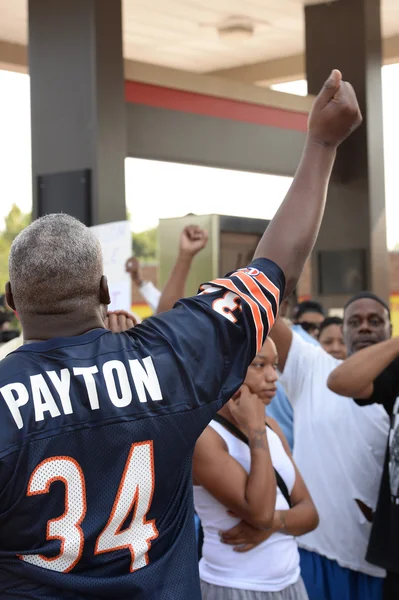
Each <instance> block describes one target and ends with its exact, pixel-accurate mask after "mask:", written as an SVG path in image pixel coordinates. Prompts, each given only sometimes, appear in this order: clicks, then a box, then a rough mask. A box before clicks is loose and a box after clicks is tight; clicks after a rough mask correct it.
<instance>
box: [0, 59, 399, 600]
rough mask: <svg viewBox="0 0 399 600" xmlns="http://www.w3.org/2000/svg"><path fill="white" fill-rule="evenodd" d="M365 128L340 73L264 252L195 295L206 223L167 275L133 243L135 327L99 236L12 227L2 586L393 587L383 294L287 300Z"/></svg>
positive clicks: (293, 598)
mask: <svg viewBox="0 0 399 600" xmlns="http://www.w3.org/2000/svg"><path fill="white" fill-rule="evenodd" d="M360 123H361V115H360V111H359V108H358V104H357V101H356V96H355V94H354V91H353V89H352V88H351V86H350V85H349V84H348V83H346V82H343V81H342V78H341V75H340V73H339V72H338V71H333V73H332V74H331V75H330V77H329V79H328V80H327V81H326V83H325V85H324V86H323V89H322V90H321V92H320V94H319V96H318V97H317V99H316V101H315V103H314V107H313V109H312V112H311V114H310V117H309V131H308V136H307V141H306V145H305V148H304V152H303V156H302V159H301V162H300V164H299V167H298V171H297V173H296V176H295V178H294V181H293V183H292V186H291V188H290V190H289V192H288V194H287V196H286V198H285V200H284V201H283V203H282V205H281V207H280V209H279V211H278V212H277V214H276V216H275V217H274V219H273V220H272V222H271V223H270V225H269V227H268V228H267V230H266V232H265V233H264V235H263V237H262V239H261V241H260V243H259V245H258V247H257V249H256V252H255V255H254V259H253V261H252V262H251V263H250V264H249V265H247V266H245V265H243V268H242V269H239V270H234V271H233V272H232V273H230V274H229V275H226V276H224V277H220V278H218V279H216V280H214V281H211V282H207V283H204V284H202V285H201V286H200V288H199V293H198V295H197V296H195V297H193V298H185V284H186V280H187V276H188V273H189V271H190V268H191V266H192V263H193V259H194V258H195V256H196V254H197V253H198V252H200V251H201V250H202V249H203V248H204V247H205V245H206V243H207V233H206V232H205V231H202V230H201V229H200V228H199V227H196V226H190V227H187V228H185V229H184V231H183V232H182V234H181V238H180V246H179V254H178V258H177V261H176V264H175V266H174V268H173V270H172V272H171V274H170V277H169V280H168V282H167V284H166V286H165V288H164V289H163V290H162V292H161V291H160V290H157V289H156V287H155V286H154V285H153V284H151V283H149V282H145V281H143V280H142V278H141V273H140V265H139V264H138V262H137V260H136V259H134V258H133V259H129V261H128V262H127V265H126V269H127V271H128V272H129V273H130V275H131V277H132V280H133V282H134V284H135V285H137V287H138V288H139V290H140V292H141V293H142V294H143V296H144V297H145V298H146V300H147V301H148V303H149V304H150V305H151V306H152V308H153V310H154V312H155V313H156V316H154V317H151V318H149V319H146V320H144V321H143V322H142V323H138V319H136V318H135V316H134V315H130V314H127V313H125V312H123V311H117V312H114V313H107V308H106V307H107V306H108V304H109V302H110V296H109V290H108V285H107V281H106V278H105V277H104V275H103V272H102V258H101V250H100V247H99V243H98V241H97V239H96V238H95V236H94V235H93V234H92V232H91V231H90V230H89V229H87V228H86V227H85V226H84V225H82V224H81V223H80V222H78V221H76V220H75V219H73V218H72V217H69V216H68V215H65V214H55V215H47V216H45V217H42V218H41V219H38V220H36V221H34V222H33V223H32V224H31V225H29V226H28V227H27V228H26V229H25V230H23V231H22V232H21V234H20V235H19V236H18V237H17V238H16V239H15V241H14V243H13V245H12V248H11V252H10V259H9V274H10V282H9V283H8V284H7V287H6V300H7V305H8V307H9V309H10V310H11V311H13V313H14V314H15V315H17V317H18V319H19V320H20V323H21V326H22V333H21V335H19V336H18V337H17V336H16V335H14V336H13V338H14V339H12V340H9V341H7V343H4V344H3V346H2V347H1V348H0V352H1V354H0V598H1V599H3V598H4V599H7V600H14V599H17V598H19V599H21V598H26V599H28V600H46V599H47V600H50V599H51V600H53V599H69V598H70V599H75V600H79V599H90V598H92V599H97V598H98V599H99V598H112V597H115V598H121V599H134V600H187V599H188V598H190V600H200V599H201V597H202V599H203V600H382V599H384V600H393V599H396V600H397V598H399V574H398V573H399V568H398V567H399V544H398V542H397V538H396V531H397V529H398V528H399V512H398V511H399V509H398V508H397V506H398V504H399V501H398V497H399V458H398V457H399V450H398V448H399V442H398V440H399V434H398V432H399V429H398V428H397V423H399V420H398V417H397V415H398V414H399V402H398V400H397V398H398V397H399V377H398V373H399V371H398V369H397V367H398V360H399V344H398V341H397V340H396V339H390V337H391V326H390V314H389V307H388V306H387V305H386V304H385V302H384V300H383V299H381V298H379V297H378V296H376V295H375V294H373V293H371V292H364V293H361V294H358V295H357V296H355V297H353V298H351V299H350V300H349V301H348V302H347V304H346V306H345V307H344V312H343V319H340V318H338V317H334V316H333V317H331V316H328V315H327V313H326V311H325V310H324V308H323V306H322V305H320V304H319V303H317V302H313V301H307V302H302V303H299V304H297V305H296V306H295V308H294V310H293V311H291V314H288V313H287V310H286V307H285V306H284V302H285V303H287V302H288V299H289V298H290V296H291V294H293V292H294V290H295V286H296V283H297V281H298V278H299V276H300V274H301V271H302V269H303V266H304V264H305V261H306V260H307V258H308V256H309V253H310V252H311V250H312V247H313V245H314V241H315V239H316V236H317V233H318V229H319V227H320V222H321V218H322V215H323V211H324V205H325V201H326V193H327V187H328V181H329V177H330V174H331V170H332V167H333V164H334V160H335V156H336V149H337V147H338V146H339V144H340V143H341V142H342V141H344V140H345V139H346V138H347V137H348V136H349V135H350V134H351V132H352V131H353V130H354V129H356V127H358V126H359V125H360ZM199 283H201V282H199ZM282 303H283V305H282ZM280 305H282V307H281V309H282V310H281V314H282V315H285V316H280V317H279V316H278V311H279V307H280ZM13 313H11V314H13ZM7 314H9V313H7ZM13 317H14V315H13ZM8 318H9V317H8V316H7V319H8ZM269 334H270V335H269ZM390 418H391V421H390ZM387 448H388V449H387ZM380 484H381V485H380ZM194 509H195V512H194ZM194 517H195V518H194Z"/></svg>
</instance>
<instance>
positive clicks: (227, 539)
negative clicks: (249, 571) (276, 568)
mask: <svg viewBox="0 0 399 600" xmlns="http://www.w3.org/2000/svg"><path fill="white" fill-rule="evenodd" d="M273 533H274V529H273V528H270V529H266V530H261V529H255V527H252V526H251V525H248V523H246V522H245V521H240V523H238V525H235V527H232V529H229V530H228V531H221V532H220V541H221V542H222V543H223V544H227V545H229V546H234V551H235V552H248V551H249V550H253V548H255V547H256V546H259V544H261V543H262V542H265V541H266V540H268V539H269V537H270V536H271V535H272V534H273Z"/></svg>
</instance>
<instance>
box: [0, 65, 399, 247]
mask: <svg viewBox="0 0 399 600" xmlns="http://www.w3.org/2000/svg"><path fill="white" fill-rule="evenodd" d="M382 73H383V99H384V136H385V139H384V153H385V179H386V204H387V222H388V227H387V229H388V235H387V237H388V246H389V247H390V248H392V247H393V246H394V245H395V244H396V243H399V227H398V226H397V225H396V223H398V222H399V202H398V200H399V196H398V192H397V169H398V159H397V139H398V138H399V114H398V112H397V81H398V80H399V65H390V66H385V67H383V71H382ZM274 89H279V90H281V91H286V92H288V93H296V94H300V95H305V94H306V82H305V81H297V82H290V83H288V84H287V83H286V84H280V85H279V86H274ZM0 131H1V136H0V165H1V174H2V176H1V178H0V228H2V227H3V226H4V216H5V215H7V213H8V211H9V210H10V207H11V205H12V204H13V203H15V204H17V205H18V206H20V207H21V209H22V210H23V211H26V212H28V211H30V210H31V203H32V190H31V146H30V110H29V77H28V75H24V74H21V73H11V72H8V71H0ZM125 172H126V204H127V208H128V210H129V213H130V215H131V225H132V230H133V231H134V232H140V231H144V230H146V229H148V228H150V227H155V226H156V225H157V223H158V219H160V218H168V217H177V216H183V215H185V214H187V213H190V212H192V213H196V214H208V213H221V214H227V213H228V214H232V215H237V216H247V217H258V218H264V219H270V218H272V217H273V215H274V213H275V212H276V210H277V208H278V207H279V205H280V203H281V201H282V200H283V198H284V196H285V194H286V192H287V190H288V188H289V185H290V179H289V178H286V177H276V176H272V175H262V174H256V173H245V172H244V173H243V172H239V171H229V170H225V169H214V168H208V167H199V166H191V165H181V164H174V163H165V162H156V161H149V160H141V159H134V158H128V159H126V162H125ZM168 190H170V191H168ZM160 198H162V202H160V201H159V199H160ZM249 199H250V202H249V201H248V200H249ZM149 207H150V208H149Z"/></svg>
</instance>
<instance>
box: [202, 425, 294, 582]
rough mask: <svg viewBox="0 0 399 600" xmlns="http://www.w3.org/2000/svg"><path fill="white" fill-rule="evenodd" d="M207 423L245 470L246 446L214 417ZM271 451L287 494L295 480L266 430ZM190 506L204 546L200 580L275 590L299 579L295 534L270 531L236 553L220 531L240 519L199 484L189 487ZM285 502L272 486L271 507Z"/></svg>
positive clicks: (284, 455)
mask: <svg viewBox="0 0 399 600" xmlns="http://www.w3.org/2000/svg"><path fill="white" fill-rule="evenodd" d="M210 426H211V427H212V428H213V429H214V430H215V431H216V432H217V433H218V434H219V435H220V437H222V438H223V439H224V441H225V442H226V444H227V447H228V450H229V454H230V456H232V457H233V458H234V459H235V460H236V461H237V462H239V463H240V464H241V465H242V466H243V467H244V469H245V470H246V471H247V472H248V473H249V470H250V462H251V455H250V450H249V448H248V446H247V445H246V444H245V443H244V442H242V441H241V440H239V439H238V438H236V437H235V436H234V435H232V434H231V433H230V432H229V431H227V429H225V428H224V427H223V426H222V425H220V424H219V423H216V421H212V422H211V423H210ZM266 431H267V439H268V442H269V448H270V455H271V458H272V463H273V466H274V468H275V469H276V470H277V471H278V472H279V473H280V475H281V477H282V478H283V480H284V481H285V484H286V486H287V488H288V491H289V493H290V494H291V492H292V488H293V487H294V483H295V469H294V466H293V464H292V462H291V459H290V458H289V456H288V455H287V453H286V451H285V450H284V447H283V445H282V443H281V440H280V438H279V437H278V435H277V434H276V433H274V431H272V430H271V429H270V428H269V427H267V428H266ZM194 503H195V510H196V512H197V514H198V516H199V518H200V519H201V523H202V527H203V530H204V545H203V549H202V558H201V561H200V564H199V569H200V576H201V579H202V580H203V581H206V582H207V583H210V584H213V585H219V586H222V587H229V588H236V589H242V590H253V591H259V592H279V591H281V590H283V589H285V588H286V587H288V586H290V585H292V584H294V583H296V582H297V581H298V579H299V575H300V568H299V553H298V547H297V543H296V540H295V538H293V537H292V536H290V535H285V534H282V533H274V534H273V535H271V536H270V538H269V539H268V540H266V541H265V542H262V544H259V546H256V548H254V549H253V550H250V551H249V552H243V553H242V554H239V553H237V552H234V550H233V546H228V545H226V544H222V542H221V541H220V538H219V532H220V531H226V530H228V529H231V527H234V526H235V525H237V524H238V523H239V522H240V519H235V518H232V517H230V516H229V515H228V514H227V509H226V507H225V506H223V505H222V504H220V502H218V501H217V500H216V499H215V498H214V497H213V496H211V494H209V493H208V492H207V491H206V490H205V489H204V488H203V487H202V486H198V485H196V486H194ZM288 509H289V506H288V503H287V501H286V499H285V498H284V496H283V495H282V493H281V492H280V490H279V488H278V487H277V497H276V510H288Z"/></svg>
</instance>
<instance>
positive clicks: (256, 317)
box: [203, 279, 265, 352]
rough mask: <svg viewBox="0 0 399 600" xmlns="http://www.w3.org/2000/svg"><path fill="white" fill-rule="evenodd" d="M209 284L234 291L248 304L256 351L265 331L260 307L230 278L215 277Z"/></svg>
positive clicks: (260, 346)
mask: <svg viewBox="0 0 399 600" xmlns="http://www.w3.org/2000/svg"><path fill="white" fill-rule="evenodd" d="M210 285H211V286H213V285H214V286H219V287H223V288H225V289H227V290H230V291H231V292H234V293H235V294H237V296H239V297H240V298H242V299H243V300H245V302H246V303H247V304H248V306H249V308H250V309H251V313H252V317H253V321H254V325H255V329H256V348H257V350H256V351H257V352H259V351H260V349H261V348H262V345H263V336H264V333H265V328H264V326H263V321H262V315H261V312H260V308H259V306H258V305H257V303H256V302H255V300H253V299H252V298H251V296H248V295H247V294H245V293H244V292H242V291H241V290H240V289H239V288H238V287H237V286H236V285H235V284H234V283H233V282H232V280H231V279H215V280H214V281H211V282H210ZM203 287H206V286H203Z"/></svg>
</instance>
